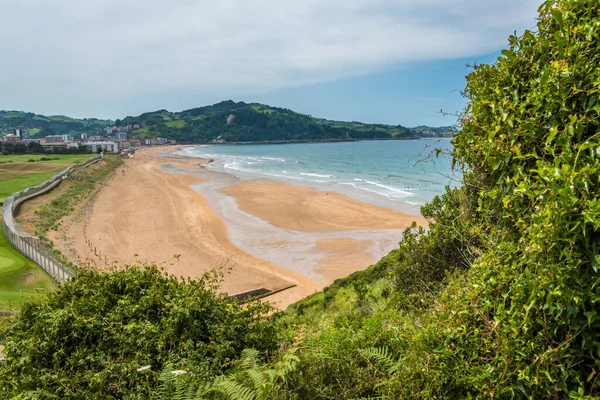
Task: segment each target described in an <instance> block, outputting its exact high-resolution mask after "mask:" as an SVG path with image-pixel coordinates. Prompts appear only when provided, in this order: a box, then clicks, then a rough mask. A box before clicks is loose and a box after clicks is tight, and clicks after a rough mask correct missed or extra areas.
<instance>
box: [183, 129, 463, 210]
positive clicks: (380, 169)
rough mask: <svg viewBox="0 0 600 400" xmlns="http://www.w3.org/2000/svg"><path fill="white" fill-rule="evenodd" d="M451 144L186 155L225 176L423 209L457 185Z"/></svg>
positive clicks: (256, 148) (240, 148)
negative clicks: (364, 195) (207, 161)
mask: <svg viewBox="0 0 600 400" xmlns="http://www.w3.org/2000/svg"><path fill="white" fill-rule="evenodd" d="M435 148H443V149H445V150H449V149H450V148H451V144H450V140H449V139H440V140H395V141H363V142H342V143H302V144H285V145H210V146H198V147H190V148H185V149H184V150H182V152H183V154H186V155H188V156H193V157H202V158H213V159H215V160H216V162H217V163H219V164H220V165H221V166H222V167H223V168H224V171H227V170H232V171H240V172H244V173H250V174H258V175H262V176H266V177H272V178H275V179H281V180H285V181H294V182H295V183H298V184H306V185H318V186H322V185H325V186H329V185H334V186H339V187H346V188H351V189H355V190H358V191H363V192H369V193H373V194H377V195H381V196H385V197H386V198H388V199H389V200H392V201H394V202H399V203H402V202H406V203H409V204H412V205H421V204H424V203H426V202H428V201H430V200H431V199H432V198H433V197H434V196H435V195H437V194H441V193H443V191H444V187H445V186H446V185H450V186H454V185H456V184H457V180H458V179H459V176H458V175H457V174H453V173H452V170H451V158H450V157H449V156H448V155H444V154H441V155H440V156H439V157H436V156H435Z"/></svg>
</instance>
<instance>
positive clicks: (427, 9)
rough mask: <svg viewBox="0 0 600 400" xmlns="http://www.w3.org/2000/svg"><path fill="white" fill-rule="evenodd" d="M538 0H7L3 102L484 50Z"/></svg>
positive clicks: (521, 21)
mask: <svg viewBox="0 0 600 400" xmlns="http://www.w3.org/2000/svg"><path fill="white" fill-rule="evenodd" d="M538 2H539V0H503V1H500V0H419V1H413V0H410V1H409V0H301V1H298V0H218V1H208V0H202V1H198V0H85V1H84V0H3V5H2V7H1V14H0V108H16V106H17V105H19V104H23V105H24V106H23V108H26V107H27V105H28V104H36V105H38V107H41V106H42V105H44V104H46V108H51V105H52V104H53V102H54V103H55V102H56V101H57V99H60V101H59V103H60V104H63V105H64V106H66V107H70V106H69V104H73V107H75V106H74V105H75V104H77V103H80V102H84V103H85V102H88V103H90V104H92V103H94V104H97V103H98V102H103V101H119V100H120V99H121V100H122V99H127V98H128V97H130V96H131V94H132V93H135V94H136V95H138V96H139V95H144V94H156V93H164V94H165V96H168V95H169V93H177V91H180V90H187V91H190V90H191V91H202V92H212V93H216V92H219V91H223V92H227V93H237V92H239V93H253V92H255V93H260V92H264V91H268V90H274V89H278V88H283V87H290V86H297V85H303V84H310V83H316V82H322V81H327V80H331V79H339V78H343V77H347V76H352V75H358V74H366V73H369V72H373V71H377V70H380V69H383V68H387V67H390V66H394V65H398V64H402V63H408V62H413V61H422V60H436V59H449V58H458V57H466V56H474V55H478V54H483V53H486V52H491V51H496V50H498V49H500V48H502V47H504V46H505V45H506V38H507V36H508V35H509V34H511V33H512V32H513V31H514V30H520V31H522V30H523V29H526V28H530V27H533V26H534V25H535V16H536V8H537V4H538ZM6 3H8V4H6ZM71 98H72V99H73V100H72V101H71V100H65V99H71ZM92 99H93V100H92ZM28 102H29V103H28ZM11 104H13V106H12V107H11ZM64 112H68V110H65V111H64Z"/></svg>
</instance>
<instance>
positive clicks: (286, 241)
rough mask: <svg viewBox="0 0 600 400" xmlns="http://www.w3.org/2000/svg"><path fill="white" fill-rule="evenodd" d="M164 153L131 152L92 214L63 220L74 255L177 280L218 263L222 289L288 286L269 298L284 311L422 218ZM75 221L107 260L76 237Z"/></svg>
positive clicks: (369, 258) (373, 257)
mask: <svg viewBox="0 0 600 400" xmlns="http://www.w3.org/2000/svg"><path fill="white" fill-rule="evenodd" d="M173 150H175V148H170V149H169V150H165V149H157V148H153V149H143V150H140V151H138V152H137V153H136V155H135V158H133V159H129V160H126V161H125V170H126V172H125V174H122V173H121V171H118V173H117V174H116V175H115V177H114V179H112V180H111V181H110V182H109V183H108V184H107V185H106V186H104V187H103V188H102V190H101V191H100V192H99V193H98V195H97V197H96V199H95V201H94V203H93V207H92V212H91V213H90V214H89V215H88V216H87V217H86V218H81V219H77V218H73V219H72V221H69V224H68V226H69V229H68V232H67V233H66V235H65V236H66V237H67V239H66V240H65V242H69V243H70V244H69V246H70V248H71V249H74V252H75V253H76V255H77V258H79V260H80V261H85V260H88V261H91V262H93V263H95V264H96V265H98V266H100V267H106V266H107V265H112V264H113V262H117V263H118V264H119V265H122V264H126V263H133V262H137V261H151V262H156V263H158V264H163V265H166V267H167V269H168V271H169V272H171V273H173V274H175V275H177V276H186V277H187V276H189V277H198V276H201V275H202V274H203V273H204V272H205V271H208V270H210V269H212V268H216V267H218V268H220V270H221V271H223V272H225V276H224V280H223V285H222V289H223V290H224V291H226V292H227V293H237V292H242V291H245V290H250V289H256V288H259V287H264V288H267V289H270V290H277V289H280V288H283V287H286V286H289V285H290V284H293V285H296V287H295V288H293V289H289V290H285V291H283V292H281V293H279V294H276V295H274V296H271V297H270V298H269V301H271V302H272V303H274V304H275V305H276V306H278V307H280V308H284V307H286V306H287V305H289V304H291V303H293V302H295V301H297V300H299V299H301V298H303V297H305V296H307V295H309V294H311V293H313V292H314V291H315V290H319V289H321V288H323V287H324V286H327V285H329V284H331V283H332V282H333V281H334V280H335V279H337V278H341V277H344V276H347V275H349V274H350V273H352V272H354V271H357V270H360V269H364V268H366V267H368V266H369V265H370V264H372V263H374V262H376V261H377V260H379V259H380V258H381V257H382V256H383V255H385V254H387V252H389V251H390V250H391V249H393V248H395V247H397V242H398V241H399V240H400V238H401V233H402V229H403V228H404V227H406V226H409V225H410V224H411V223H412V221H413V220H417V221H418V222H419V223H425V221H424V220H423V219H422V218H420V217H415V216H411V215H407V214H404V213H402V212H399V211H396V210H392V209H388V208H385V207H379V206H376V205H372V204H368V203H365V202H361V201H358V200H355V199H351V198H349V197H346V196H344V195H342V194H338V193H335V192H324V191H320V190H317V189H315V188H311V187H302V186H294V185H289V184H285V183H280V182H270V181H263V180H258V181H256V180H254V181H253V180H251V181H247V180H243V179H240V177H238V176H234V175H231V174H223V173H220V172H215V171H211V169H210V168H209V167H205V166H204V165H203V164H204V161H203V160H199V159H189V158H184V157H180V156H177V155H175V154H173ZM85 221H87V228H86V238H87V239H89V241H90V242H91V243H92V244H93V247H95V248H96V250H97V252H98V251H101V252H102V259H103V260H104V259H106V260H108V262H107V263H104V262H102V261H100V257H98V256H96V255H94V252H93V251H92V250H90V247H89V246H88V244H87V243H86V239H85V238H84V235H83V234H82V231H83V225H84V223H85ZM56 239H57V240H58V242H60V240H59V238H56ZM58 247H59V248H60V247H61V244H60V243H58Z"/></svg>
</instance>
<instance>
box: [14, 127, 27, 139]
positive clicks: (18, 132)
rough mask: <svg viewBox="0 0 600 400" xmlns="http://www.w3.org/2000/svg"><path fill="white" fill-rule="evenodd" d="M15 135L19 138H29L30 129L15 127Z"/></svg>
mask: <svg viewBox="0 0 600 400" xmlns="http://www.w3.org/2000/svg"><path fill="white" fill-rule="evenodd" d="M15 135H17V136H18V137H19V139H29V129H28V128H23V127H22V126H19V127H18V128H17V129H15Z"/></svg>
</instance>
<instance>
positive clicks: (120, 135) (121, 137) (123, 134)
mask: <svg viewBox="0 0 600 400" xmlns="http://www.w3.org/2000/svg"><path fill="white" fill-rule="evenodd" d="M117 139H118V140H125V139H127V132H119V133H118V134H117Z"/></svg>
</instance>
